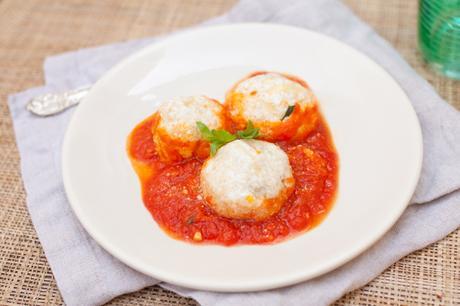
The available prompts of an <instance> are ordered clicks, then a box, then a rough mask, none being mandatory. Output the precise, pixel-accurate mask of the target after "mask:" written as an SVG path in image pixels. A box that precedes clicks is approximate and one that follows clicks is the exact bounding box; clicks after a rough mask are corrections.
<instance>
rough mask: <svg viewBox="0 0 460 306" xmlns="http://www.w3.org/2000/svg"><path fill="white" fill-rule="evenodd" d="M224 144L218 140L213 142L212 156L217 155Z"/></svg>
mask: <svg viewBox="0 0 460 306" xmlns="http://www.w3.org/2000/svg"><path fill="white" fill-rule="evenodd" d="M221 146H222V144H220V143H217V142H211V156H214V155H216V153H217V150H219V148H220V147H221Z"/></svg>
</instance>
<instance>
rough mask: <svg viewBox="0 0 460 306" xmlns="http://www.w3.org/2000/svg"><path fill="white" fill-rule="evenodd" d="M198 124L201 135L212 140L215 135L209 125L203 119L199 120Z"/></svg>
mask: <svg viewBox="0 0 460 306" xmlns="http://www.w3.org/2000/svg"><path fill="white" fill-rule="evenodd" d="M196 126H197V128H198V130H200V133H201V137H203V138H204V139H205V140H207V141H212V139H213V138H214V136H213V134H212V132H211V130H210V129H209V128H208V126H207V125H206V124H204V123H203V122H201V121H197V122H196Z"/></svg>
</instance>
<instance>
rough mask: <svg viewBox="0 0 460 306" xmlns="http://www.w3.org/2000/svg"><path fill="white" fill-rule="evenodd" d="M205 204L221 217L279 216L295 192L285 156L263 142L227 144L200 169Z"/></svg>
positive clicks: (248, 141) (269, 144)
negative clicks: (281, 209)
mask: <svg viewBox="0 0 460 306" xmlns="http://www.w3.org/2000/svg"><path fill="white" fill-rule="evenodd" d="M200 179H201V189H202V192H203V195H204V198H205V200H206V202H207V203H208V204H209V206H210V207H211V208H212V209H214V211H216V212H217V213H218V214H219V215H221V216H224V217H228V218H234V219H254V220H263V219H266V218H268V217H270V216H271V215H273V214H275V213H277V212H278V211H279V210H280V208H281V207H282V205H283V204H284V202H285V201H286V200H287V199H288V197H289V196H290V195H291V193H292V192H293V190H294V177H293V175H292V169H291V166H290V164H289V159H288V156H287V155H286V153H285V152H284V151H283V150H281V149H280V148H279V147H278V146H277V145H275V144H273V143H270V142H266V141H261V140H236V141H233V142H230V143H228V144H226V145H224V146H223V147H222V148H221V149H220V150H219V151H218V152H217V154H216V155H215V156H214V157H211V158H209V159H208V160H207V161H206V162H205V164H204V165H203V168H202V170H201V178H200Z"/></svg>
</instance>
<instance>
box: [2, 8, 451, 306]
mask: <svg viewBox="0 0 460 306" xmlns="http://www.w3.org/2000/svg"><path fill="white" fill-rule="evenodd" d="M249 21H251V22H274V23H283V24H290V25H295V26H298V27H303V28H308V29H312V30H314V31H317V32H320V33H324V34H326V35H329V36H332V37H335V38H337V39H339V40H341V41H343V42H345V43H347V44H349V45H351V46H353V47H354V48H356V49H358V50H360V51H362V52H364V53H365V54H367V55H368V56H370V57H371V58H372V59H373V60H374V61H376V62H378V63H379V64H380V65H382V66H383V67H384V68H385V69H386V70H387V71H388V72H389V73H391V74H392V75H393V77H394V78H395V79H396V80H397V81H398V82H399V84H400V85H401V87H402V88H403V89H404V90H405V91H406V93H407V94H408V96H409V97H410V100H411V102H412V105H413V106H414V108H415V110H416V112H417V115H418V117H419V119H420V122H421V126H422V130H423V136H424V160H423V170H422V176H421V179H420V182H419V185H418V187H417V191H416V193H415V195H414V197H413V199H412V203H418V204H423V203H424V204H423V205H411V206H409V207H408V208H407V210H406V211H405V213H404V214H403V216H402V217H401V219H400V220H399V221H398V222H397V224H396V225H395V226H394V227H393V228H392V229H391V230H390V231H389V232H388V233H387V234H386V235H385V236H384V237H383V238H382V239H381V240H380V241H378V242H377V243H376V244H375V245H374V246H373V247H371V248H370V249H368V250H367V251H365V252H364V253H363V254H361V255H360V256H358V257H357V258H355V259H354V260H352V261H350V262H348V263H347V264H345V265H344V266H342V267H340V268H338V269H336V270H335V271H332V272H330V273H328V274H325V275H323V276H320V277H317V278H315V279H312V280H310V281H307V282H304V283H300V284H297V285H295V286H291V287H286V288H282V289H277V290H270V291H264V292H256V293H214V292H204V291H197V290H192V289H187V288H180V287H177V286H173V285H170V284H165V283H160V285H161V286H163V287H165V288H168V289H170V290H173V291H175V292H177V293H179V294H182V295H185V296H190V297H193V298H194V299H196V300H197V301H198V302H200V303H201V304H203V305H242V306H244V305H265V306H269V305H326V304H329V303H331V302H333V301H334V300H336V299H338V298H339V297H340V296H342V295H343V294H345V293H346V292H348V291H351V290H353V289H356V288H358V287H361V286H363V285H365V284H366V283H368V282H369V281H371V280H372V279H373V278H375V277H376V276H377V275H378V274H379V273H381V272H382V271H383V270H385V269H386V268H387V267H388V266H390V265H391V264H393V263H394V262H395V261H397V260H398V259H400V258H401V257H403V256H405V255H407V254H409V253H411V252H413V251H415V250H418V249H420V248H423V247H425V246H427V245H429V244H430V243H433V242H435V241H437V240H439V239H441V238H443V237H444V236H446V235H447V234H448V233H450V232H452V231H453V230H455V229H456V228H458V227H459V225H460V209H459V204H460V191H459V187H460V113H459V112H457V111H456V110H455V109H453V108H452V107H451V106H449V105H448V104H447V103H445V102H444V101H443V100H442V99H441V98H440V97H439V96H438V95H437V94H436V92H435V91H434V90H433V89H432V87H431V86H430V85H429V84H428V83H427V82H426V81H425V80H423V79H422V78H421V77H420V76H418V75H417V74H416V73H415V72H414V71H413V70H412V69H411V67H410V66H409V65H408V64H407V63H406V62H405V61H404V60H403V59H402V58H401V57H400V56H399V55H398V53H397V52H396V51H395V50H394V49H393V48H392V47H391V46H390V45H389V44H388V43H387V42H386V41H385V40H383V39H382V38H381V37H380V36H379V35H377V34H376V33H375V32H374V31H373V30H372V29H371V28H370V27H369V26H367V25H366V24H364V23H363V22H362V21H360V20H359V19H358V18H357V17H356V16H354V15H353V13H352V12H351V11H350V10H349V9H348V8H347V7H346V6H344V5H343V4H342V3H341V2H339V1H337V0H310V1H304V0H288V1H277V0H243V1H240V2H239V3H238V4H237V5H236V6H235V7H234V8H233V9H232V10H231V11H230V12H229V13H227V14H226V15H224V16H221V17H218V18H215V19H213V20H211V21H208V22H207V23H205V24H204V25H210V24H219V23H231V22H249ZM153 41H154V39H145V40H138V41H133V42H126V43H119V44H114V45H109V46H103V47H98V48H91V49H85V50H79V51H76V52H70V53H66V54H63V55H59V56H53V57H50V58H48V59H47V60H46V62H45V65H44V70H45V79H46V85H45V86H44V87H40V88H34V89H30V90H28V91H25V92H22V93H19V94H16V95H13V96H10V97H9V106H10V110H11V115H12V117H13V122H14V129H15V133H16V139H17V144H18V148H19V152H20V155H21V170H22V176H23V180H24V185H25V189H26V192H27V205H28V208H29V212H30V216H31V218H32V221H33V224H34V226H35V229H36V231H37V234H38V237H39V238H40V241H41V243H42V246H43V249H44V251H45V254H46V257H47V259H48V262H49V264H50V266H51V268H52V270H53V273H54V276H55V278H56V281H57V284H58V287H59V289H60V291H61V294H62V296H63V298H64V301H65V303H66V304H68V305H70V306H72V305H99V304H102V303H104V302H107V301H109V300H110V299H112V298H114V297H116V296H118V295H121V294H124V293H128V292H132V291H135V290H139V289H141V288H143V287H146V286H150V285H153V284H157V283H159V281H157V280H155V279H152V278H150V277H148V276H145V275H143V274H141V273H139V272H136V271H134V270H132V269H130V268H128V267H127V266H125V265H124V264H122V263H121V262H119V261H118V260H117V259H115V258H114V257H112V256H111V255H110V254H108V253H107V252H105V251H104V250H103V249H102V248H101V247H99V245H98V244H96V243H95V242H94V240H92V239H91V237H89V235H88V234H87V233H86V232H85V231H84V229H83V228H82V226H81V225H80V223H79V222H78V220H77V219H76V218H75V216H74V214H73V212H72V210H71V209H70V207H69V204H68V202H67V199H66V195H65V193H64V188H63V184H62V177H61V163H60V161H61V144H62V140H63V136H64V132H65V129H66V126H67V123H68V121H69V119H70V117H71V115H72V112H73V111H72V110H69V111H66V112H64V113H62V114H60V115H58V116H54V117H49V118H38V117H35V116H33V115H31V114H30V113H28V112H27V111H26V110H25V105H26V103H27V101H28V99H29V98H31V97H33V96H35V95H38V94H42V93H47V92H55V91H62V90H66V89H71V88H75V87H78V86H81V85H85V84H91V83H93V82H95V81H96V80H97V79H98V78H99V77H100V76H101V75H102V74H103V73H104V72H105V71H107V70H108V69H109V68H110V67H112V66H113V65H114V64H115V63H116V62H118V61H119V60H120V59H122V58H124V57H125V56H127V55H129V54H130V53H132V52H134V51H136V50H138V49H139V48H141V47H142V46H145V45H146V44H149V43H151V42H153ZM414 52H415V50H414ZM389 122H391V118H389Z"/></svg>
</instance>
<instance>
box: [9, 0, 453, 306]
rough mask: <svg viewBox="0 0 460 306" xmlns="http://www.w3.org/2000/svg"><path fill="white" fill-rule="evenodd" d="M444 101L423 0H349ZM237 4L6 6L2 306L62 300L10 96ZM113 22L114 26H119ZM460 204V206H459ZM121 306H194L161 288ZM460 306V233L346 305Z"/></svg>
mask: <svg viewBox="0 0 460 306" xmlns="http://www.w3.org/2000/svg"><path fill="white" fill-rule="evenodd" d="M345 2H346V3H347V4H349V5H350V6H351V8H352V9H353V10H354V11H355V12H356V13H357V14H358V15H359V16H360V17H362V18H363V19H364V20H366V21H367V22H368V23H370V24H371V25H372V26H373V27H374V28H375V29H376V30H377V31H378V32H379V33H380V34H381V35H383V36H384V37H385V38H386V39H388V40H389V41H390V42H391V43H392V44H393V45H394V46H395V47H396V48H397V49H398V50H399V52H401V54H402V55H403V56H404V57H405V58H406V60H407V61H409V63H410V64H411V65H412V66H413V67H414V68H415V69H416V70H417V71H418V72H419V73H420V74H421V75H423V76H424V77H425V78H426V79H427V80H428V81H429V82H430V83H432V84H433V86H434V87H435V88H436V89H437V90H438V92H439V93H440V94H441V95H442V96H443V97H444V98H445V99H446V100H447V101H449V102H450V103H452V104H453V105H455V106H456V107H457V108H459V109H460V82H455V81H451V80H447V79H445V78H443V77H440V76H438V75H436V74H434V73H432V72H431V71H429V70H428V69H427V68H426V66H425V65H424V63H423V61H422V60H421V58H420V55H419V54H418V52H417V51H416V50H417V31H416V23H417V2H418V1H416V0H410V1H409V0H346V1H345ZM233 3H234V1H233V0H227V1H226V0H182V1H181V0H151V1H141V0H132V1H129V0H125V1H122V0H113V1H108V0H107V1H89V0H67V1H59V0H26V1H19V0H0V72H1V73H0V305H55V304H61V303H62V298H61V296H60V294H59V291H58V289H57V287H56V283H55V281H54V278H53V274H52V273H51V270H50V268H49V266H48V263H47V261H46V257H45V256H44V254H43V250H42V248H41V246H40V242H39V240H38V238H37V235H36V233H35V231H34V228H33V226H32V223H31V221H30V218H29V215H28V212H27V209H26V205H25V197H26V195H25V192H24V189H23V185H22V181H21V176H20V170H19V156H18V151H17V148H16V144H15V139H14V133H13V130H12V122H11V119H10V115H9V111H8V107H7V104H6V99H7V95H8V94H11V93H14V92H18V91H21V90H24V89H26V88H29V87H32V86H39V85H41V84H42V83H43V76H42V68H41V67H42V62H43V59H44V58H45V57H46V56H48V55H51V54H57V53H61V52H64V51H69V50H74V49H78V48H83V47H89V46H96V45H100V44H105V43H111V42H116V41H122V40H127V39H134V38H140V37H146V36H152V35H155V34H159V33H165V32H168V31H170V30H173V29H176V28H180V27H185V26H189V25H192V24H196V23H198V22H200V21H202V20H205V19H207V18H210V17H212V16H215V15H218V14H220V13H223V12H225V11H226V10H227V9H229V8H230V7H231V6H232V5H233ZM109 16H110V17H109ZM459 204H460V203H459ZM110 304H112V305H152V304H153V305H194V304H195V302H194V301H193V300H190V299H187V298H183V297H180V296H178V295H176V294H174V293H171V292H169V291H167V290H164V289H161V288H159V287H157V286H154V287H150V288H147V289H144V290H142V291H140V292H137V293H133V294H128V295H125V296H121V297H119V298H117V299H115V300H114V301H112V302H111V303H110ZM350 304H406V305H407V304H440V305H452V304H460V232H459V231H458V230H457V231H456V232H454V233H452V234H450V235H449V236H448V237H446V238H445V239H443V240H441V241H439V242H438V243H435V244H433V245H431V246H429V247H427V248H425V249H423V250H421V251H418V252H416V253H414V254H411V255H409V256H407V257H406V258H404V259H402V260H400V261H399V262H397V263H395V264H394V265H393V266H392V267H390V268H389V269H387V270H386V271H385V272H384V273H383V274H382V275H380V276H379V277H378V278H377V279H375V280H374V281H372V282H371V283H370V284H368V285H367V286H365V287H363V288H361V289H358V290H356V291H354V292H352V293H350V294H348V295H346V296H345V297H343V298H342V299H341V300H339V301H338V302H337V305H350Z"/></svg>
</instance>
